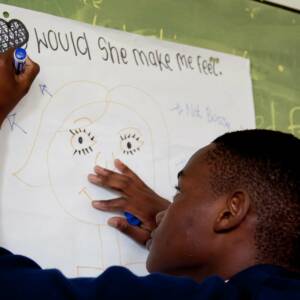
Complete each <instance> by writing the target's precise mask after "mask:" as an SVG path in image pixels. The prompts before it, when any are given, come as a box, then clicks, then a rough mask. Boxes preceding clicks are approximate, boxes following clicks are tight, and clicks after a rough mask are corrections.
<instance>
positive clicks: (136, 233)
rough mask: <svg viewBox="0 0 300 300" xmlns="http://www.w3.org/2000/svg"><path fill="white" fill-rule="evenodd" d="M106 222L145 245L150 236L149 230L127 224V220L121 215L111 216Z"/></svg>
mask: <svg viewBox="0 0 300 300" xmlns="http://www.w3.org/2000/svg"><path fill="white" fill-rule="evenodd" d="M108 224H109V225H110V226H112V227H114V228H116V229H118V230H119V231H121V232H123V233H124V234H126V235H127V236H129V237H130V238H132V239H133V240H135V241H136V242H137V243H139V244H141V245H145V244H146V242H147V240H148V239H149V238H150V232H149V231H147V230H145V229H143V228H140V227H136V226H132V225H130V224H128V222H127V220H126V219H124V218H122V217H112V218H110V219H109V220H108Z"/></svg>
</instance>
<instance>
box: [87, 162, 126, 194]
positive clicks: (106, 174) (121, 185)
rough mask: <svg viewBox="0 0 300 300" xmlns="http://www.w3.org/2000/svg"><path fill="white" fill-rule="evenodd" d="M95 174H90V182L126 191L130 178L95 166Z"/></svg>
mask: <svg viewBox="0 0 300 300" xmlns="http://www.w3.org/2000/svg"><path fill="white" fill-rule="evenodd" d="M94 171H95V173H96V175H94V174H90V175H89V176H88V179H89V181H90V182H91V183H94V184H96V185H99V186H101V187H106V188H111V189H115V190H120V191H123V192H126V190H127V189H128V187H129V185H130V178H129V177H127V176H124V175H122V174H118V173H116V172H113V171H110V170H107V169H103V168H101V167H99V166H96V167H95V169H94Z"/></svg>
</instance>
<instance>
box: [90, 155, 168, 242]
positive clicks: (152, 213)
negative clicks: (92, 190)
mask: <svg viewBox="0 0 300 300" xmlns="http://www.w3.org/2000/svg"><path fill="white" fill-rule="evenodd" d="M115 166H116V168H117V169H118V170H119V171H120V172H121V174H120V173H116V172H113V171H110V170H107V169H103V168H101V167H99V166H96V167H95V173H96V174H90V175H89V176H88V179H89V181H90V182H92V183H94V184H96V185H98V186H101V187H105V188H109V189H113V190H115V191H117V192H119V193H120V194H121V196H120V197H119V198H116V199H112V200H102V201H101V200H99V201H93V203H92V204H93V207H94V208H96V209H99V210H102V211H109V212H125V211H127V212H129V213H131V214H133V215H134V216H135V217H137V218H138V219H140V220H141V222H142V225H141V226H140V227H136V226H132V225H130V224H128V222H127V220H126V219H125V218H122V217H112V218H111V219H109V221H108V224H109V225H111V226H113V227H115V228H117V229H118V230H120V231H121V232H123V233H125V234H127V235H128V236H130V237H131V238H132V239H134V240H135V241H136V242H138V243H140V244H143V245H145V244H146V242H147V240H148V239H149V238H150V234H151V231H152V230H153V229H154V228H155V227H156V221H155V217H156V214H157V213H159V212H160V211H163V210H165V209H167V208H168V206H169V205H170V202H169V201H168V200H166V199H164V198H162V197H160V196H159V195H157V194H156V193H155V192H154V191H153V190H151V189H150V188H149V187H148V186H147V185H146V184H145V183H144V182H143V181H142V180H141V179H140V178H139V177H138V176H137V175H136V174H135V173H134V172H133V171H131V170H130V169H129V168H128V167H127V166H126V165H125V164H124V163H122V162H121V161H120V160H118V159H117V160H116V161H115Z"/></svg>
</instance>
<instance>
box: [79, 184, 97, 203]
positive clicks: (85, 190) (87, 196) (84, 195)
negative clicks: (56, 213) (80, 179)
mask: <svg viewBox="0 0 300 300" xmlns="http://www.w3.org/2000/svg"><path fill="white" fill-rule="evenodd" d="M79 195H82V196H83V197H84V198H87V199H88V200H89V201H91V202H92V201H94V199H93V197H92V196H91V195H90V194H89V192H88V189H87V188H86V187H83V188H82V189H81V190H80V191H79Z"/></svg>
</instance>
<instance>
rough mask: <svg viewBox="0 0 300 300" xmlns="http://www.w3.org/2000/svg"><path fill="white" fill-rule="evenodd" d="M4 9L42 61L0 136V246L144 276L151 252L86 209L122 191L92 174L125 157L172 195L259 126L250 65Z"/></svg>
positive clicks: (79, 269) (72, 268) (78, 267)
mask: <svg viewBox="0 0 300 300" xmlns="http://www.w3.org/2000/svg"><path fill="white" fill-rule="evenodd" d="M0 11H1V14H2V13H3V11H8V12H9V14H10V18H11V19H17V20H19V21H20V22H22V24H23V25H24V26H25V27H26V28H27V30H28V32H29V42H28V44H27V52H28V54H29V55H30V57H31V58H32V59H34V60H35V61H37V62H38V63H39V64H40V66H41V72H40V74H39V76H38V77H37V79H36V81H35V82H34V84H33V86H32V88H31V90H30V92H29V94H28V95H27V96H26V97H25V98H24V99H23V101H22V102H21V103H20V104H19V105H18V106H17V107H16V108H15V110H14V111H13V112H12V113H11V114H10V115H9V116H8V118H7V120H6V121H5V123H4V124H3V126H2V129H1V132H0V134H1V145H0V147H1V150H0V151H1V159H0V162H1V177H0V186H1V194H0V195H1V202H0V205H1V206H0V242H1V246H4V247H7V248H8V249H10V250H11V251H13V252H15V253H20V254H23V255H27V256H30V257H31V258H33V259H34V260H36V261H37V262H38V263H39V264H40V265H41V266H42V267H55V268H59V269H60V270H62V271H63V272H64V273H65V274H66V275H68V276H92V275H97V274H99V273H101V272H102V271H103V270H104V269H105V268H107V267H108V266H111V265H123V266H126V267H128V268H129V269H131V270H133V271H134V272H136V273H137V274H145V273H146V270H145V260H146V255H147V252H146V251H145V250H144V249H143V248H142V247H140V246H138V245H137V244H135V243H134V242H133V241H131V240H129V239H128V238H127V237H125V236H123V235H122V234H120V233H118V232H117V231H116V230H114V229H112V228H110V227H108V225H106V222H107V219H108V218H109V217H110V216H111V214H108V213H103V212H99V211H96V210H94V209H93V208H92V207H91V205H90V204H91V201H92V200H93V199H111V198H113V197H115V194H113V193H111V192H109V191H105V190H103V189H102V188H96V187H95V186H93V185H91V184H90V183H89V182H88V181H87V175H88V174H89V173H91V172H92V170H93V167H94V166H95V165H96V164H99V165H101V166H103V167H106V168H111V169H113V168H114V166H113V161H114V159H115V158H119V159H121V160H122V161H124V162H125V163H126V164H128V166H129V167H130V168H132V169H133V170H134V171H135V172H136V173H137V174H138V175H139V176H140V177H141V178H142V179H143V180H144V181H145V182H146V183H147V184H148V185H149V186H150V187H151V188H153V189H154V190H155V191H157V192H158V193H159V194H161V195H162V196H164V197H167V198H169V199H170V200H171V199H172V195H173V194H174V193H175V190H174V185H175V184H176V181H177V172H178V171H180V170H181V169H182V168H183V167H184V165H185V163H186V161H187V160H188V159H189V157H190V156H191V154H193V153H194V152H195V151H196V150H198V149H199V148H201V147H203V146H204V145H206V144H207V143H209V142H211V141H212V140H213V139H214V138H216V137H217V136H219V135H221V134H223V133H224V132H227V131H233V130H238V129H245V128H254V127H255V116H254V107H253V98H252V86H251V79H250V68H249V61H248V60H246V59H243V58H240V57H235V56H232V55H227V54H223V53H219V52H215V51H211V50H207V49H200V48H195V47H189V46H185V45H180V44H175V43H171V42H165V41H159V40H156V39H153V38H146V37H142V36H138V35H134V34H130V33H126V32H121V31H117V30H111V29H106V28H101V27H93V26H90V25H87V24H83V23H79V22H74V21H71V20H66V19H62V18H58V17H54V16H50V15H46V14H42V13H37V12H33V11H29V10H24V9H20V8H15V7H11V6H6V5H2V4H1V5H0ZM3 24H4V25H5V24H6V25H5V26H7V28H8V30H10V29H9V26H10V23H9V20H3V22H2V25H3ZM22 24H21V23H17V29H16V30H17V31H18V28H21V29H22V26H23V25H22ZM2 34H3V33H2ZM15 34H16V35H17V34H18V32H15ZM3 38H5V36H4V37H3V36H2V41H3Z"/></svg>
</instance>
